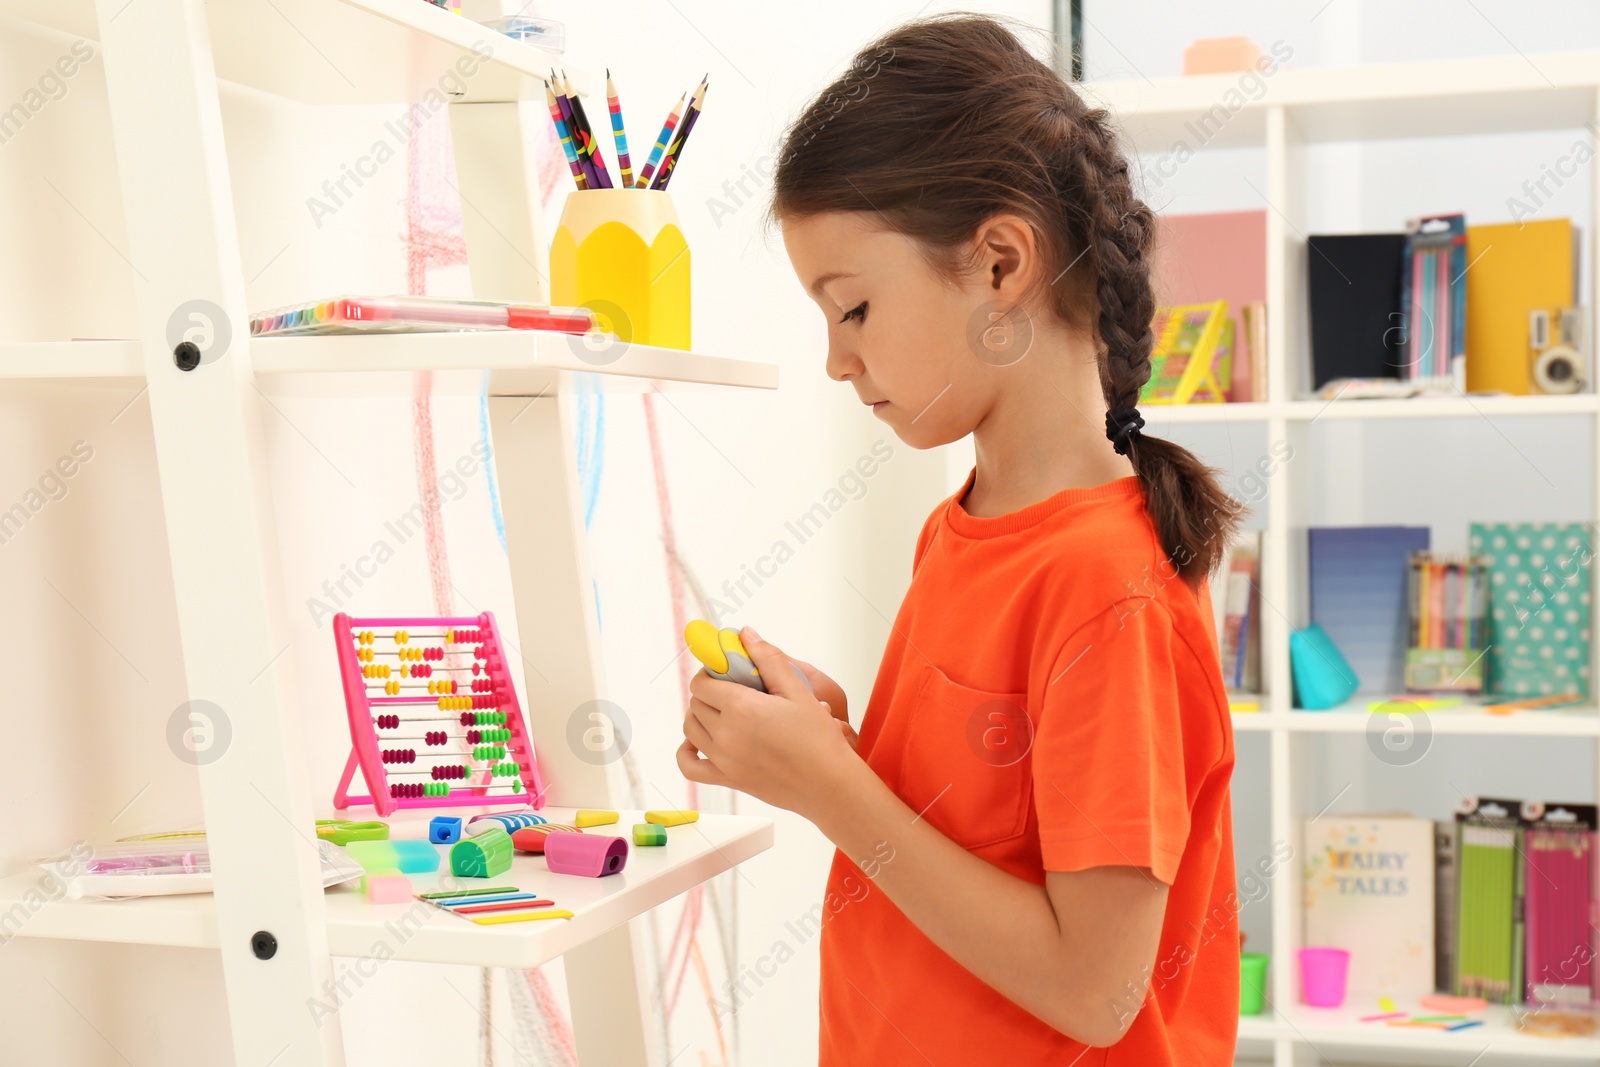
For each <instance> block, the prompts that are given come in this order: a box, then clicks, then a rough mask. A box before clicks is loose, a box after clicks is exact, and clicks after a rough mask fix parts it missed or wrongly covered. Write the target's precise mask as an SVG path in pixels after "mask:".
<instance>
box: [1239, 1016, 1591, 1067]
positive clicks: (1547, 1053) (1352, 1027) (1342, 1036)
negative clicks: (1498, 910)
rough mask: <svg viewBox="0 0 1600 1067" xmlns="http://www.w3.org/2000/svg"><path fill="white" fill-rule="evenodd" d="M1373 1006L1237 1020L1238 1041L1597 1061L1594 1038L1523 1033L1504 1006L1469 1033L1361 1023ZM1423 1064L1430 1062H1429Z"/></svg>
mask: <svg viewBox="0 0 1600 1067" xmlns="http://www.w3.org/2000/svg"><path fill="white" fill-rule="evenodd" d="M1398 1006H1399V1007H1400V1009H1401V1010H1413V1011H1414V1014H1423V1015H1426V1014H1442V1013H1439V1012H1432V1013H1430V1012H1424V1011H1421V1010H1420V1009H1414V1006H1412V1005H1407V1004H1403V1003H1402V1004H1400V1005H1398ZM1378 1011H1379V1009H1378V1008H1377V1007H1376V1006H1373V1007H1371V1008H1369V1009H1368V1008H1363V1009H1360V1010H1357V1009H1355V1008H1352V1007H1349V1006H1346V1007H1343V1008H1308V1007H1306V1006H1304V1005H1295V1006H1294V1007H1293V1008H1291V1009H1289V1010H1288V1011H1287V1012H1276V1013H1273V1012H1271V1011H1270V1009H1269V1012H1268V1013H1266V1014H1262V1015H1255V1016H1241V1017H1240V1019H1239V1040H1241V1041H1249V1040H1254V1041H1274V1040H1276V1041H1295V1042H1299V1043H1301V1044H1306V1045H1310V1046H1312V1047H1313V1048H1315V1049H1317V1050H1319V1051H1320V1050H1322V1049H1325V1048H1334V1047H1338V1048H1342V1049H1352V1048H1365V1049H1385V1050H1393V1051H1396V1052H1398V1051H1402V1050H1404V1051H1413V1052H1434V1053H1437V1052H1455V1053H1458V1054H1459V1056H1460V1059H1459V1060H1457V1059H1451V1060H1448V1061H1446V1062H1451V1063H1461V1064H1467V1063H1473V1064H1476V1063H1478V1062H1479V1059H1476V1058H1474V1057H1481V1058H1482V1059H1483V1060H1484V1061H1491V1060H1492V1062H1494V1063H1497V1064H1498V1063H1506V1062H1514V1063H1524V1062H1526V1061H1528V1060H1554V1061H1562V1060H1590V1061H1593V1060H1594V1059H1595V1058H1597V1057H1600V1040H1596V1039H1595V1038H1579V1037H1570V1038H1554V1037H1540V1036H1537V1035H1532V1034H1524V1033H1522V1032H1520V1031H1519V1030H1518V1029H1517V1028H1516V1023H1515V1022H1514V1021H1513V1019H1512V1017H1511V1011H1510V1009H1509V1008H1499V1007H1493V1008H1489V1009H1487V1010H1486V1011H1484V1012H1482V1013H1475V1014H1474V1015H1473V1016H1472V1017H1473V1018H1481V1019H1482V1020H1483V1022H1484V1025H1482V1026H1475V1027H1473V1028H1471V1029H1470V1030H1456V1031H1453V1032H1451V1031H1446V1030H1433V1029H1427V1028H1423V1027H1401V1026H1389V1025H1387V1024H1386V1023H1383V1022H1371V1023H1363V1022H1360V1021H1358V1018H1359V1016H1361V1015H1366V1014H1376V1013H1377V1012H1378ZM1429 1062H1434V1061H1432V1060H1430V1061H1429Z"/></svg>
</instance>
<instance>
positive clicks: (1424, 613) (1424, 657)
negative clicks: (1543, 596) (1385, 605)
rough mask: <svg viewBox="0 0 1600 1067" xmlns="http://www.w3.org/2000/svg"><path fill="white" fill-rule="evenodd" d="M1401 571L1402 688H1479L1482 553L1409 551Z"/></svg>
mask: <svg viewBox="0 0 1600 1067" xmlns="http://www.w3.org/2000/svg"><path fill="white" fill-rule="evenodd" d="M1406 573H1407V588H1406V593H1407V601H1408V603H1409V604H1410V614H1411V626H1410V630H1409V635H1410V636H1409V642H1408V644H1407V647H1406V691H1407V692H1408V693H1481V692H1483V674H1484V668H1483V661H1484V650H1485V648H1486V644H1485V641H1486V635H1487V629H1486V627H1485V620H1486V611H1487V608H1488V603H1489V560H1488V558H1487V557H1485V556H1472V555H1444V554H1440V553H1437V552H1429V551H1420V552H1412V553H1411V556H1410V563H1409V565H1408V567H1407V571H1406Z"/></svg>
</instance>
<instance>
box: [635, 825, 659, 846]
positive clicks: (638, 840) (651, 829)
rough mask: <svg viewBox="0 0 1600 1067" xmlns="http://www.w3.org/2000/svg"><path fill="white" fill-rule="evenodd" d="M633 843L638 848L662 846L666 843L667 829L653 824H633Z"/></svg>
mask: <svg viewBox="0 0 1600 1067" xmlns="http://www.w3.org/2000/svg"><path fill="white" fill-rule="evenodd" d="M633 843H634V844H635V845H638V846H639V847H640V848H644V847H646V846H649V845H664V844H666V843H667V829H666V827H664V826H657V825H655V824H654V823H648V822H636V823H634V824H633Z"/></svg>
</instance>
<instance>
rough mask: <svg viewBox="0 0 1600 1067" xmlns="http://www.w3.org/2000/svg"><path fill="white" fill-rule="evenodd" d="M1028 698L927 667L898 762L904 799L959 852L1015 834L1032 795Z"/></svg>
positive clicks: (1024, 824)
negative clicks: (986, 688) (975, 685)
mask: <svg viewBox="0 0 1600 1067" xmlns="http://www.w3.org/2000/svg"><path fill="white" fill-rule="evenodd" d="M1026 707H1027V696H1026V694H1023V693H991V692H986V691H984V690H982V689H973V688H971V687H970V686H965V685H961V684H959V683H957V682H953V681H951V680H950V679H949V678H948V677H946V675H945V673H944V672H943V671H941V670H940V669H939V668H938V667H935V666H934V665H933V664H931V663H928V662H927V661H924V662H923V667H922V672H921V681H920V683H919V686H918V690H917V699H916V703H915V705H914V708H915V710H914V714H913V715H912V716H911V719H910V722H909V723H908V724H907V725H908V729H907V730H906V733H905V737H904V745H905V748H904V752H903V754H902V758H901V763H900V788H899V789H898V790H897V792H898V793H899V795H900V798H901V799H902V800H904V801H905V802H906V804H908V805H909V806H910V807H911V809H912V810H913V811H917V812H920V813H921V816H922V818H924V819H926V820H927V821H928V823H929V824H930V825H932V826H933V827H934V829H936V830H938V831H939V832H940V833H942V834H944V835H945V836H946V837H948V838H950V839H951V840H952V841H954V842H955V843H956V844H958V845H960V846H961V847H962V848H966V849H975V848H982V847H983V846H985V845H992V844H996V843H998V842H1001V841H1005V840H1008V839H1010V838H1013V837H1016V836H1018V835H1019V834H1021V833H1022V832H1023V830H1024V829H1026V828H1027V823H1028V808H1029V804H1030V802H1031V800H1032V797H1033V775H1032V772H1031V768H1032V760H1030V759H1029V756H1028V754H1029V751H1030V750H1031V749H1032V747H1033V722H1032V720H1031V719H1030V718H1029V717H1028V713H1027V710H1026Z"/></svg>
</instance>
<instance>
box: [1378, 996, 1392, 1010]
mask: <svg viewBox="0 0 1600 1067" xmlns="http://www.w3.org/2000/svg"><path fill="white" fill-rule="evenodd" d="M1378 1010H1379V1011H1394V1010H1395V1009H1394V1001H1392V1000H1390V999H1389V998H1388V997H1379V998H1378Z"/></svg>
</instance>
